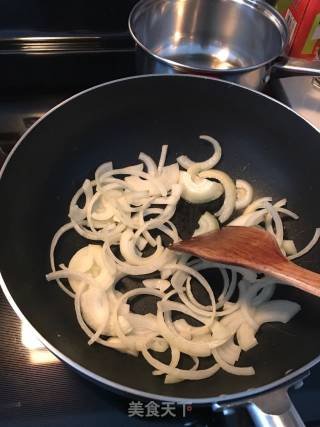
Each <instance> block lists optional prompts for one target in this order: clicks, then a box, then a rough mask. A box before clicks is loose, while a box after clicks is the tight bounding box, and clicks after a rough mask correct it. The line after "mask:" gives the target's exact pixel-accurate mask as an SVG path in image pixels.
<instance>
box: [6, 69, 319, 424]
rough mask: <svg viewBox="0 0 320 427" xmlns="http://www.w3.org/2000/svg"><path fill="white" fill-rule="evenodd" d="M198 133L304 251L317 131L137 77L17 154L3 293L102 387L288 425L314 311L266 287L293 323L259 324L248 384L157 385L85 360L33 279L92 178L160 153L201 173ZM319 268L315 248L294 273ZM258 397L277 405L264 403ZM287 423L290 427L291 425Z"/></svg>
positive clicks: (314, 188) (10, 175)
mask: <svg viewBox="0 0 320 427" xmlns="http://www.w3.org/2000/svg"><path fill="white" fill-rule="evenodd" d="M203 133H206V134H209V135H212V136H214V137H215V138H216V139H217V140H218V141H220V142H221V145H222V149H223V159H222V161H221V163H220V164H219V168H220V169H222V170H225V171H226V172H228V173H229V174H230V175H231V176H232V177H237V178H238V177H239V178H243V179H247V180H248V181H250V182H251V183H252V184H253V186H254V190H255V196H256V197H259V196H262V195H267V196H272V197H274V200H276V199H280V198H283V197H287V199H288V201H289V204H288V206H289V208H290V209H292V210H293V211H295V212H297V213H298V214H299V215H300V219H299V221H288V223H287V231H288V234H290V235H291V236H294V238H295V240H296V244H297V246H298V247H301V246H303V245H304V244H305V243H306V242H307V241H308V240H309V239H310V237H311V236H312V234H313V232H314V228H315V227H317V226H319V224H320V202H319V197H318V183H319V179H320V168H319V159H320V136H319V133H318V131H317V130H316V129H315V128H313V127H312V126H311V125H310V124H308V123H307V122H306V121H305V120H303V119H302V118H301V117H299V116H298V115H297V114H295V113H294V112H293V111H291V110H290V109H289V108H287V107H285V106H284V105H282V104H280V103H278V102H276V101H274V100H272V99H271V98H268V97H267V96H265V95H261V94H259V93H257V92H254V91H252V90H248V89H245V88H243V87H240V86H237V85H235V84H231V83H228V82H223V81H219V80H213V79H207V78H201V77H192V76H144V77H135V78H129V79H123V80H119V81H116V82H111V83H107V84H103V85H100V86H97V87H94V88H92V89H89V90H87V91H84V92H82V93H81V94H79V95H76V96H74V97H72V98H71V99H69V100H67V101H66V102H64V103H62V104H61V105H59V106H58V107H56V108H54V109H53V110H52V111H50V112H49V113H48V114H46V116H44V117H43V118H42V119H41V120H39V121H38V122H37V123H36V124H35V125H34V126H33V127H32V128H31V129H30V130H29V131H28V132H27V133H26V134H25V135H24V136H23V137H22V139H21V140H20V142H19V143H18V144H17V146H16V148H15V149H14V151H13V153H12V154H11V156H10V158H9V159H8V160H7V162H6V164H5V166H4V167H3V169H2V174H1V181H0V200H1V209H0V224H1V239H0V266H1V284H2V288H3V290H4V292H5V294H6V296H7V298H8V299H9V301H10V303H11V304H12V306H13V307H14V309H15V310H16V312H17V313H18V314H19V315H20V317H23V318H24V319H26V320H27V321H28V322H29V323H30V324H31V325H32V326H33V328H34V329H35V330H36V331H37V333H38V334H39V335H40V337H41V339H42V341H43V342H44V343H45V344H46V345H47V347H48V348H49V349H50V350H51V351H52V352H53V353H55V354H56V355H57V356H58V357H59V358H61V359H62V360H64V361H65V362H66V363H68V364H69V365H71V367H73V368H74V369H76V370H77V371H79V372H80V373H81V374H82V375H84V376H87V377H88V378H89V379H91V380H93V381H95V382H98V383H100V384H101V385H104V386H106V387H108V388H111V389H113V390H115V391H118V392H120V393H125V394H131V395H137V396H140V398H146V399H152V400H156V399H159V400H164V401H170V400H172V401H179V402H194V403H199V404H206V403H213V402H215V403H216V405H220V406H221V405H222V406H223V405H226V404H231V405H233V404H237V403H241V404H242V403H248V402H251V403H250V408H251V409H252V408H255V409H254V410H253V412H254V413H255V414H256V417H258V418H259V420H260V421H259V422H262V421H261V419H263V417H264V418H265V417H266V415H265V413H266V412H269V413H271V414H273V415H274V414H277V417H276V418H272V417H271V418H270V417H269V420H271V422H273V421H274V420H275V419H276V420H277V422H278V424H277V425H281V423H284V422H285V421H284V420H286V419H289V418H288V417H289V412H290V411H291V412H292V413H294V410H293V409H292V408H291V407H290V403H289V402H288V401H286V400H285V398H286V392H285V391H284V390H285V388H286V387H287V386H288V384H290V383H292V382H294V381H295V379H296V378H298V377H300V376H301V375H303V373H304V372H306V371H307V370H308V369H309V368H310V367H311V366H312V365H314V364H315V363H317V362H318V361H319V354H320V326H319V325H320V300H318V299H317V298H315V297H312V296H310V295H307V294H304V293H303V292H300V291H298V290H295V289H293V288H291V287H289V286H284V285H279V286H278V290H277V295H278V296H281V297H283V298H288V299H290V300H293V301H297V302H299V303H300V304H301V306H302V310H301V312H300V313H299V314H298V315H297V316H296V317H295V318H294V319H293V320H292V321H290V322H289V323H288V324H287V325H282V324H281V325H280V324H266V325H265V326H264V327H263V328H262V329H261V330H260V332H259V334H258V341H259V345H258V346H257V347H255V348H254V349H252V350H250V351H249V352H247V353H245V354H243V356H242V358H241V360H240V363H241V364H243V365H253V366H254V367H255V369H256V375H255V376H252V377H238V376H232V375H229V374H227V373H225V372H222V371H221V372H218V373H217V374H216V375H214V376H213V377H211V378H209V379H206V380H202V381H195V382H193V381H186V382H182V383H178V384H172V385H164V384H163V378H160V377H155V376H153V375H152V374H151V372H152V368H151V367H150V366H149V365H148V364H147V363H146V362H145V361H144V359H143V358H141V357H138V358H134V357H132V356H129V355H126V354H122V353H119V352H117V351H115V350H112V349H107V348H105V347H102V346H100V345H98V344H95V345H93V346H91V347H89V346H88V345H87V337H86V336H85V335H84V333H83V332H82V331H81V329H80V327H79V326H78V323H77V321H76V318H75V313H74V308H73V301H72V299H71V298H69V297H68V296H66V295H65V294H64V293H63V292H62V291H61V290H60V289H59V288H58V286H56V285H55V284H54V283H47V282H46V279H45V274H46V273H47V272H49V271H50V267H49V246H50V242H51V239H52V236H53V234H54V233H55V231H56V230H57V229H58V227H60V226H61V225H62V224H64V223H66V222H67V214H68V204H69V201H70V199H71V197H72V195H73V194H74V192H75V191H76V189H77V188H78V187H79V186H80V185H81V184H82V182H83V180H84V179H85V178H86V177H88V176H91V177H92V176H93V173H94V170H95V169H96V167H97V166H98V165H99V164H101V163H103V162H104V161H108V160H113V161H114V165H116V166H119V167H122V166H126V165H129V164H132V163H133V162H134V161H135V160H136V159H137V156H138V155H139V152H140V151H144V152H146V153H148V154H150V155H151V156H153V157H154V158H158V156H159V153H160V148H161V145H162V144H164V143H165V144H169V161H173V160H174V159H175V158H176V157H177V155H179V154H182V153H183V154H188V155H189V156H190V157H191V156H192V157H193V158H194V159H195V160H202V159H205V158H206V157H208V155H209V153H210V147H209V144H208V146H207V145H206V144H205V143H199V141H198V136H199V135H200V134H203ZM197 209H198V208H197ZM197 215H200V212H199V210H198V211H197V210H192V208H191V207H189V208H188V209H186V207H182V208H181V210H180V212H179V211H178V214H177V221H178V222H180V227H182V226H183V227H182V228H183V229H184V231H185V234H186V235H187V234H188V233H191V232H192V231H193V229H194V227H195V219H196V216H197ZM81 243H82V242H81V241H80V240H79V238H76V236H71V237H69V238H66V240H65V242H64V244H63V245H61V247H60V248H59V251H58V258H59V259H61V261H62V260H63V261H64V262H66V261H67V259H68V257H69V258H70V256H71V254H72V253H73V252H74V251H75V249H77V248H78V247H80V246H81ZM319 246H320V245H319ZM319 255H320V250H319V248H318V249H317V248H316V249H314V250H313V251H312V252H311V253H309V254H308V255H306V256H305V257H304V258H303V259H301V261H299V263H300V264H301V265H303V266H305V267H307V268H309V269H312V270H314V271H318V272H319V271H320V256H319ZM2 327H5V326H4V325H2ZM270 391H271V392H273V393H276V395H277V397H276V398H275V397H274V396H273V397H271V398H270V399H269V400H268V393H267V392H270ZM257 396H258V398H257ZM261 396H262V397H261ZM226 402H228V403H226ZM252 402H256V403H257V402H258V404H259V407H260V409H259V408H257V406H256V405H254V404H253V403H252ZM268 402H269V403H270V404H269V403H268ZM275 403H277V405H276V407H275V405H274V404H275ZM315 403H316V402H315ZM257 413H258V415H257ZM290 422H293V423H295V424H290V425H300V424H299V420H298V419H297V418H296V421H292V419H291V421H290ZM279 423H280V424H279Z"/></svg>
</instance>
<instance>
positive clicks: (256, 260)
mask: <svg viewBox="0 0 320 427" xmlns="http://www.w3.org/2000/svg"><path fill="white" fill-rule="evenodd" d="M170 249H174V250H176V251H179V252H186V253H190V254H192V255H196V256H198V257H200V258H204V259H206V260H208V261H213V262H219V263H222V264H231V265H238V266H241V267H246V268H250V269H252V270H255V271H258V272H261V273H265V274H267V275H269V276H272V277H275V278H276V279H279V281H280V282H283V283H287V284H290V285H292V286H295V287H296V288H299V289H302V290H303V291H305V292H309V293H310V294H313V295H316V296H318V297H320V274H317V273H314V272H312V271H310V270H306V269H305V268H302V267H299V266H298V265H296V264H294V263H293V262H291V261H289V260H288V259H287V258H286V257H285V256H283V255H282V253H281V251H280V249H279V246H278V244H277V242H276V240H275V238H274V237H273V236H272V235H271V234H270V233H268V232H266V231H263V230H260V229H258V228H254V227H232V226H230V227H224V228H222V229H221V230H220V231H213V232H210V233H206V234H202V235H200V236H197V237H193V238H192V239H190V240H182V241H180V242H178V243H175V244H173V245H171V246H170Z"/></svg>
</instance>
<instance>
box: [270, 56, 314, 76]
mask: <svg viewBox="0 0 320 427" xmlns="http://www.w3.org/2000/svg"><path fill="white" fill-rule="evenodd" d="M271 70H272V73H273V75H274V76H275V77H278V78H281V77H290V76H320V60H315V61H308V60H305V59H299V58H281V59H280V60H279V61H277V62H275V63H274V64H272V68H271Z"/></svg>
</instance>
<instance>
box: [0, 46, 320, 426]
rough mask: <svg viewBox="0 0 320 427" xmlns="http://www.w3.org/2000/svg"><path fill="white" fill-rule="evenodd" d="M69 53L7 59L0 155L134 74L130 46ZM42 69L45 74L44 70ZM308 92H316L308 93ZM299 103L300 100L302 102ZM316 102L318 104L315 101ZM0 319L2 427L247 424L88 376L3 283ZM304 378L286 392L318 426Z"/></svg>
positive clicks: (312, 381) (319, 376)
mask: <svg viewBox="0 0 320 427" xmlns="http://www.w3.org/2000/svg"><path fill="white" fill-rule="evenodd" d="M104 53H106V52H104ZM70 57H71V55H70V56H69V55H65V56H64V59H61V58H60V57H59V58H58V60H56V61H53V60H52V57H51V56H47V57H46V58H41V60H40V62H39V61H38V60H37V62H35V61H34V59H33V60H32V59H31V58H30V57H28V58H26V57H22V56H19V55H18V56H17V57H16V58H12V59H11V61H12V63H11V64H15V65H16V66H19V64H20V66H22V67H24V68H23V70H25V74H26V75H27V78H25V79H24V78H23V77H21V69H20V71H19V68H18V69H16V68H15V69H14V71H13V72H12V75H10V73H9V70H10V67H9V66H8V64H7V68H6V70H7V76H6V77H7V82H9V83H8V84H7V85H6V87H5V88H3V89H4V90H3V91H1V89H2V86H3V83H1V82H0V93H1V94H2V95H0V163H1V159H2V160H3V159H4V158H5V156H6V155H7V153H8V152H9V151H10V149H11V148H12V147H13V145H14V143H15V142H16V141H17V140H18V139H19V137H20V136H21V135H22V134H23V133H24V131H25V130H26V129H27V128H28V127H29V126H30V125H32V124H33V123H34V122H35V121H36V120H37V119H38V118H39V117H41V116H42V115H43V114H44V113H45V112H46V111H48V110H49V109H50V108H51V107H53V106H54V105H56V104H57V103H59V102H60V101H62V100H64V99H66V98H68V97H69V96H71V95H72V94H74V93H76V92H77V91H79V90H81V89H84V88H86V87H89V86H92V85H94V84H97V83H101V82H103V81H107V80H113V79H116V78H120V77H125V76H129V75H134V74H135V66H134V50H133V49H132V48H128V49H122V50H121V49H119V50H111V51H110V50H109V51H108V53H107V54H103V53H102V52H99V53H98V54H97V55H88V56H87V55H84V54H81V55H79V56H77V54H75V55H72V58H73V59H72V60H71V59H70ZM50 61H51V63H50ZM59 61H60V62H59ZM69 61H70V63H71V62H72V63H73V64H74V61H76V63H77V64H78V65H79V70H81V71H78V72H77V73H76V75H74V76H73V78H72V70H71V69H70V68H68V67H69V65H70V64H69ZM49 65H50V67H49ZM0 66H1V58H0ZM45 70H46V71H47V73H50V74H49V75H48V74H47V75H46V76H44V75H43V72H44V71H45ZM64 70H67V71H66V75H63V71H64ZM73 70H74V68H73ZM19 73H20V74H19ZM34 73H36V74H34ZM52 78H53V79H54V80H53V81H52V80H51V79H52ZM19 79H20V80H19ZM286 80H288V79H286ZM300 81H301V82H302V80H300ZM24 83H25V84H24ZM304 84H305V88H308V89H309V88H310V87H311V80H310V78H309V80H304ZM309 85H310V86H309ZM293 86H297V85H293ZM288 87H291V83H290V82H289V83H288V81H287V82H286V81H282V82H274V83H273V84H272V85H271V86H269V87H268V88H267V93H268V94H270V95H271V96H274V97H276V98H280V99H282V100H284V101H286V102H289V100H291V102H292V103H293V104H294V103H295V102H296V101H294V102H293V101H292V100H294V99H296V98H297V96H294V94H293V90H292V87H291V89H288ZM312 90H313V89H312ZM304 93H305V94H306V89H305V90H304ZM319 93H320V91H319ZM298 99H300V98H299V96H298ZM311 99H314V96H313V93H312V96H311ZM305 103H306V100H304V107H305ZM316 105H317V106H318V107H319V105H320V103H317V104H316ZM293 107H296V105H293ZM304 109H306V108H304ZM311 109H312V115H313V116H314V117H315V120H316V121H317V120H318V123H319V114H320V113H319V110H318V111H317V113H315V112H314V111H315V108H311ZM309 118H310V117H309ZM315 124H316V123H315ZM44 143H45V141H44ZM0 324H1V328H0V425H1V427H9V426H10V427H37V426H39V427H84V426H89V425H92V426H95V427H100V426H101V427H102V426H103V427H105V426H107V425H111V426H122V425H126V426H129V427H130V426H140V425H150V424H151V423H152V424H153V423H155V424H157V423H159V424H160V423H161V425H162V426H172V425H177V426H179V425H181V426H182V425H184V426H213V425H215V426H221V427H223V426H240V427H241V426H243V427H247V426H251V425H252V423H251V421H250V418H249V416H248V414H247V412H246V410H244V409H237V410H236V411H233V410H228V411H226V412H225V414H223V413H221V412H220V413H213V412H212V408H210V407H205V408H196V407H185V408H181V407H174V408H172V410H171V412H169V413H168V414H167V415H165V416H163V415H164V414H165V403H164V407H155V408H154V405H153V410H152V411H151V409H152V408H151V409H150V405H149V407H148V406H147V405H146V404H145V403H144V402H139V401H138V399H134V400H132V399H126V398H123V397H120V396H117V395H115V394H113V393H111V392H109V391H106V390H104V389H102V388H100V387H98V386H97V385H95V384H93V383H90V382H89V381H87V380H85V379H83V378H81V377H80V376H79V375H78V374H76V373H75V372H73V371H72V370H71V369H70V368H68V367H67V366H65V365H64V364H63V363H62V362H61V361H59V360H58V359H57V358H56V357H54V356H53V355H52V354H51V353H50V352H49V351H48V350H46V349H45V348H44V347H43V346H42V345H41V343H39V342H38V341H37V340H36V339H35V337H34V336H33V334H32V331H30V330H29V329H28V327H26V325H24V324H22V323H21V321H20V320H19V319H18V318H17V316H16V314H15V313H14V311H13V310H12V308H11V307H10V306H9V304H8V303H7V301H6V299H5V297H4V295H3V294H2V292H1V291H0ZM304 382H305V384H304V387H300V388H298V389H296V390H292V392H291V396H292V398H293V401H294V403H295V404H296V406H297V408H298V411H299V412H300V414H301V415H302V417H303V419H304V421H305V422H306V423H307V425H308V426H314V427H316V426H320V407H319V405H318V401H319V398H320V366H318V367H315V368H313V369H312V372H311V375H310V376H309V377H308V378H307V379H306V380H305V381H304ZM134 414H135V415H134Z"/></svg>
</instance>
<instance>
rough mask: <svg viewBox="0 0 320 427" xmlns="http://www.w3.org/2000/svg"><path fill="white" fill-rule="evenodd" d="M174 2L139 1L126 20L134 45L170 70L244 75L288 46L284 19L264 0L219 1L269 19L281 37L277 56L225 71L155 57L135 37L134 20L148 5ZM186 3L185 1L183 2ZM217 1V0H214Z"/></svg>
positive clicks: (152, 52) (270, 61)
mask: <svg viewBox="0 0 320 427" xmlns="http://www.w3.org/2000/svg"><path fill="white" fill-rule="evenodd" d="M175 1H176V0H140V1H138V3H136V4H135V6H134V7H133V9H132V10H131V12H130V15H129V18H128V28H129V32H130V34H131V36H132V38H133V39H134V41H135V43H136V44H137V45H138V46H139V47H140V48H141V49H143V50H144V51H145V52H146V53H147V54H149V55H150V56H151V57H153V58H154V59H156V60H158V61H160V62H162V63H164V64H167V65H168V66H170V67H171V68H174V69H177V70H179V71H182V72H188V73H206V74H209V75H210V74H220V75H223V74H238V73H245V72H247V71H253V70H257V69H258V68H261V67H264V66H266V65H268V64H272V63H273V62H274V61H276V60H277V59H278V58H279V57H281V55H282V54H283V53H284V51H285V49H286V47H287V45H288V39H289V35H288V28H287V24H286V22H285V20H284V18H283V17H282V16H281V15H280V13H279V12H278V11H277V10H276V9H274V8H273V7H272V6H271V5H269V4H268V3H266V2H265V1H264V0H219V1H223V2H232V3H238V4H241V5H243V6H244V7H250V8H251V9H253V10H255V11H256V12H257V13H260V14H262V15H264V16H265V17H266V18H268V19H269V21H271V22H272V23H273V25H275V26H276V27H277V29H278V31H279V34H280V37H281V49H280V48H279V54H277V55H274V56H272V57H270V58H269V59H267V60H265V61H263V62H259V63H257V64H254V65H250V66H248V67H235V68H226V69H220V68H212V67H210V68H209V67H194V66H191V65H188V64H184V63H181V62H178V61H173V60H172V59H168V58H164V57H162V56H159V55H157V54H156V53H155V52H154V51H153V50H152V49H150V48H148V47H147V46H146V45H145V44H144V43H143V42H142V41H141V40H140V39H139V38H138V36H137V34H136V32H135V28H134V27H135V26H134V19H135V17H136V16H137V15H139V13H141V9H143V8H144V7H148V6H150V5H154V4H155V3H156V2H157V3H163V2H167V3H174V2H175ZM183 1H187V0H183ZM216 1H217V0H216Z"/></svg>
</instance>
